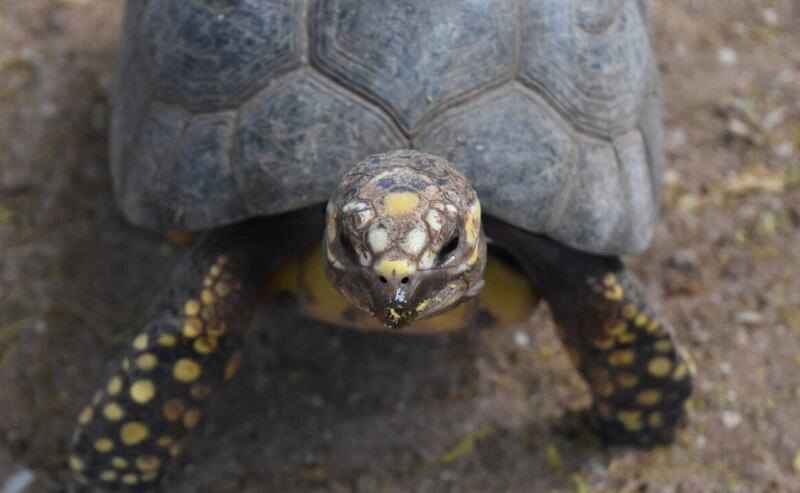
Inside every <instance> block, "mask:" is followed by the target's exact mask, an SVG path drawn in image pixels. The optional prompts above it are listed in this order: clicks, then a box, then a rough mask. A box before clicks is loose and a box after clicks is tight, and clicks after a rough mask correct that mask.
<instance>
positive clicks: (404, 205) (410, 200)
mask: <svg viewBox="0 0 800 493" xmlns="http://www.w3.org/2000/svg"><path fill="white" fill-rule="evenodd" d="M418 205H419V195H417V194H416V193H414V192H393V193H390V194H388V195H386V197H384V199H383V207H384V208H385V210H386V214H387V215H389V216H391V217H396V216H405V215H406V214H411V213H412V212H414V210H415V209H416V208H417V206H418Z"/></svg>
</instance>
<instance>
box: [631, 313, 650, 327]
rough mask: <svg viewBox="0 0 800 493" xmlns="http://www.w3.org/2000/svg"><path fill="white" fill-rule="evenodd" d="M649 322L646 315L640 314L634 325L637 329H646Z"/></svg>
mask: <svg viewBox="0 0 800 493" xmlns="http://www.w3.org/2000/svg"><path fill="white" fill-rule="evenodd" d="M649 321H650V320H649V319H648V318H647V315H645V314H644V313H640V314H639V315H636V319H635V320H634V321H633V323H634V324H635V325H636V326H637V327H644V326H645V325H647V322H649Z"/></svg>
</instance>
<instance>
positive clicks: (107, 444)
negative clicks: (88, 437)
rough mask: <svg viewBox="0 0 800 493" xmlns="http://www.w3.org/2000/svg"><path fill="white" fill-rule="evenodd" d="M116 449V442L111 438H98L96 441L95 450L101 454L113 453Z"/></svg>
mask: <svg viewBox="0 0 800 493" xmlns="http://www.w3.org/2000/svg"><path fill="white" fill-rule="evenodd" d="M113 448H114V442H113V441H111V439H110V438H105V437H102V438H98V439H97V440H95V441H94V449H95V450H97V451H98V452H100V453H103V454H104V453H106V452H111V450H112V449H113Z"/></svg>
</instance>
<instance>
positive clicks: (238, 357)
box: [222, 351, 242, 380]
mask: <svg viewBox="0 0 800 493" xmlns="http://www.w3.org/2000/svg"><path fill="white" fill-rule="evenodd" d="M241 362H242V352H241V351H236V352H235V353H233V355H232V356H231V357H230V359H229V360H228V362H227V363H225V370H223V372H222V377H223V379H225V380H230V379H231V378H233V376H234V375H235V374H236V370H238V369H239V364H240V363H241Z"/></svg>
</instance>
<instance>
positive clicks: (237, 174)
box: [111, 0, 662, 254]
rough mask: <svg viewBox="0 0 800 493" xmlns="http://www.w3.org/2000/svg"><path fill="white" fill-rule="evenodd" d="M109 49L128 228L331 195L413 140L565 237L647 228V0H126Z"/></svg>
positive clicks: (268, 209)
mask: <svg viewBox="0 0 800 493" xmlns="http://www.w3.org/2000/svg"><path fill="white" fill-rule="evenodd" d="M120 57H121V60H120V69H119V73H118V79H117V86H116V92H115V97H114V101H113V113H112V139H111V140H112V146H111V147H112V149H111V154H112V156H111V158H112V159H111V162H112V172H113V179H114V186H115V189H116V193H117V197H118V198H119V201H120V203H121V205H122V208H123V210H124V211H125V213H126V215H127V216H128V217H129V218H130V219H131V220H132V221H133V222H135V223H138V224H141V225H145V226H148V227H151V228H159V229H168V228H182V229H190V230H197V229H205V228H210V227H214V226H217V225H221V224H224V223H228V222H232V221H235V220H238V219H241V218H244V217H247V216H251V215H270V214H277V213H281V212H285V211H288V210H292V209H297V208H301V207H304V206H307V205H311V204H315V203H322V202H325V201H326V200H327V199H328V197H329V195H330V194H331V193H332V192H333V191H334V190H335V189H336V186H337V184H338V181H339V178H340V177H341V176H342V175H343V174H344V172H345V171H346V170H347V169H348V168H349V167H351V166H352V165H354V164H355V163H357V162H358V161H360V160H361V159H363V158H364V157H365V156H367V155H370V154H374V153H379V152H384V151H388V150H393V149H398V148H415V149H419V150H422V151H426V152H430V153H434V154H438V155H440V156H442V157H444V158H447V159H448V160H450V161H451V162H452V163H453V164H454V165H455V166H457V167H458V168H459V169H461V171H463V172H464V173H465V174H466V176H467V177H468V178H469V179H470V180H471V181H472V184H473V186H474V187H475V189H476V190H477V192H478V194H479V196H480V197H481V202H482V205H483V211H484V213H486V214H489V215H492V216H495V217H499V218H501V219H504V220H506V221H508V222H510V223H512V224H515V225H517V226H519V227H522V228H525V229H528V230H530V231H534V232H539V233H543V234H546V235H548V236H550V237H552V238H554V239H556V240H558V241H561V242H563V243H565V244H568V245H571V246H573V247H575V248H578V249H582V250H585V251H591V252H595V253H604V254H625V253H636V252H639V251H641V250H642V249H643V248H645V247H646V246H647V244H648V242H649V240H650V237H651V235H652V230H653V226H654V223H655V220H656V216H657V212H658V202H659V195H660V180H661V163H662V156H661V154H662V137H661V134H662V128H661V108H660V88H659V79H658V72H657V66H656V59H655V55H654V53H653V48H652V45H651V33H650V27H649V5H648V2H647V1H646V0H596V1H593V2H586V1H585V0H518V1H515V0H470V1H465V0H460V1H457V0H439V1H436V2H430V1H424V0H370V1H369V2H364V1H360V0H306V1H298V0H135V1H134V0H129V1H128V3H127V11H126V20H125V27H124V33H123V42H122V47H121V55H120Z"/></svg>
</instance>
